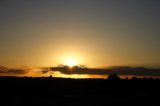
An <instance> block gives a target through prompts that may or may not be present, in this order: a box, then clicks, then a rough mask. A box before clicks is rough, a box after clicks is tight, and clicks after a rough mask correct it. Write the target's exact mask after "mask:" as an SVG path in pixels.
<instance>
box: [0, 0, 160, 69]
mask: <svg viewBox="0 0 160 106" xmlns="http://www.w3.org/2000/svg"><path fill="white" fill-rule="evenodd" d="M159 40H160V1H159V0H0V65H3V66H7V67H19V66H55V65H59V64H65V63H66V62H70V60H72V61H71V62H73V60H74V63H75V64H80V65H85V66H88V67H106V66H126V65H127V66H146V67H160V49H159V46H160V42H159Z"/></svg>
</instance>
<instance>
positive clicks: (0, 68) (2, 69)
mask: <svg viewBox="0 0 160 106" xmlns="http://www.w3.org/2000/svg"><path fill="white" fill-rule="evenodd" d="M27 72H28V71H27V70H23V69H9V68H7V67H4V66H0V73H3V74H26V73H27Z"/></svg>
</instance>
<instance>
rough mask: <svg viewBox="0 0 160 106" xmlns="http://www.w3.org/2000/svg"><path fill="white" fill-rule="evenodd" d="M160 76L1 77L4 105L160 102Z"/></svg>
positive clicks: (130, 105) (132, 105) (153, 105)
mask: <svg viewBox="0 0 160 106" xmlns="http://www.w3.org/2000/svg"><path fill="white" fill-rule="evenodd" d="M159 84H160V80H158V79H137V80H106V79H61V78H27V77H26V78H18V77H0V92H1V93H0V106H5V105H7V106H17V105H19V106H24V105H27V106H31V105H35V106H40V105H44V106H46V105H49V106H56V105H67V106H69V105H75V106H77V105H99V106H101V105H106V106H111V105H120V106H121V105H122V106H123V105H128V106H135V105H150V106H159V105H160V86H159Z"/></svg>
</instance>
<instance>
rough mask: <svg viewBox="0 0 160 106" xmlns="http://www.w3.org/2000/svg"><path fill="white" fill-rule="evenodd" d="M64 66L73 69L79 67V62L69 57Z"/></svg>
mask: <svg viewBox="0 0 160 106" xmlns="http://www.w3.org/2000/svg"><path fill="white" fill-rule="evenodd" d="M64 64H65V65H68V66H69V67H73V66H76V65H77V60H76V59H75V58H73V57H69V58H66V59H65V62H64Z"/></svg>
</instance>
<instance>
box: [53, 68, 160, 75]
mask: <svg viewBox="0 0 160 106" xmlns="http://www.w3.org/2000/svg"><path fill="white" fill-rule="evenodd" d="M50 71H59V72H61V73H63V74H98V75H108V74H119V75H140V76H143V75H144V76H160V69H151V68H144V67H129V66H113V67H108V68H84V67H79V66H75V67H72V68H70V67H68V66H61V67H51V68H50Z"/></svg>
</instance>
